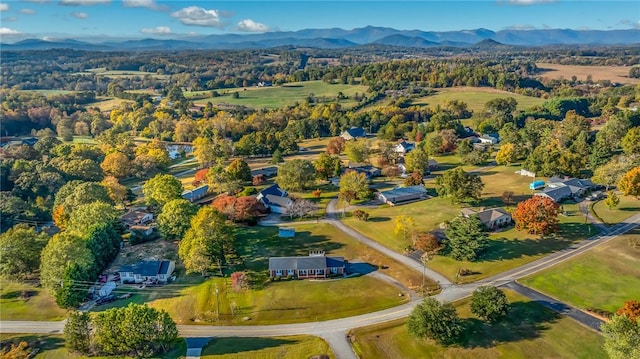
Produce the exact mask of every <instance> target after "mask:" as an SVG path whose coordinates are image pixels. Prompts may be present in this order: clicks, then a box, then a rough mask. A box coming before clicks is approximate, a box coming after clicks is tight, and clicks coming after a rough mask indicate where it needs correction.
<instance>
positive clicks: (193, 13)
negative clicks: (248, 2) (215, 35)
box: [171, 6, 229, 29]
mask: <svg viewBox="0 0 640 359" xmlns="http://www.w3.org/2000/svg"><path fill="white" fill-rule="evenodd" d="M171 16H172V17H175V18H176V19H178V20H180V22H181V23H183V24H185V25H190V26H204V27H217V28H219V29H221V28H223V27H224V24H223V23H222V17H226V16H229V13H226V12H223V11H219V10H206V9H203V8H201V7H197V6H189V7H186V8H184V9H182V10H179V11H176V12H174V13H172V14H171Z"/></svg>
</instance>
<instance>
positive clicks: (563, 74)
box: [536, 62, 640, 84]
mask: <svg viewBox="0 0 640 359" xmlns="http://www.w3.org/2000/svg"><path fill="white" fill-rule="evenodd" d="M536 66H537V67H538V69H541V70H545V71H544V72H542V73H541V74H540V76H541V77H542V78H549V79H560V78H564V79H567V80H570V79H571V77H572V76H576V77H577V78H578V80H581V81H586V80H587V76H588V75H591V78H592V80H593V81H600V80H609V81H611V82H620V83H626V84H637V83H640V79H634V78H630V77H629V67H625V66H579V65H560V64H550V63H542V62H540V63H536Z"/></svg>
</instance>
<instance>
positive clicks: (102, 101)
mask: <svg viewBox="0 0 640 359" xmlns="http://www.w3.org/2000/svg"><path fill="white" fill-rule="evenodd" d="M123 103H134V101H132V100H125V99H121V98H117V97H106V96H98V97H96V101H95V102H91V103H88V104H86V105H85V107H87V108H89V107H97V108H98V109H99V110H100V112H105V111H111V110H113V109H114V108H116V107H119V106H120V105H121V104H123Z"/></svg>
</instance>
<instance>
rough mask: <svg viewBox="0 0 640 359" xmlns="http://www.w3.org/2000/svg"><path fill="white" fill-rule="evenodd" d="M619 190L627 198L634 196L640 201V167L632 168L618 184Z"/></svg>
mask: <svg viewBox="0 0 640 359" xmlns="http://www.w3.org/2000/svg"><path fill="white" fill-rule="evenodd" d="M618 188H620V190H621V191H622V193H624V195H625V196H634V197H636V199H638V197H640V166H638V167H634V168H632V169H631V170H630V171H629V172H627V173H626V174H625V175H624V176H622V178H621V179H620V182H618Z"/></svg>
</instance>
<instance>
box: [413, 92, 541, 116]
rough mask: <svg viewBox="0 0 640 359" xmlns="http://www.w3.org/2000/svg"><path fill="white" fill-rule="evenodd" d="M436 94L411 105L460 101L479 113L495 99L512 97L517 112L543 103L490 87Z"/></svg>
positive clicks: (415, 101)
mask: <svg viewBox="0 0 640 359" xmlns="http://www.w3.org/2000/svg"><path fill="white" fill-rule="evenodd" d="M437 92H438V93H437V94H435V95H431V96H425V97H421V98H418V99H415V100H414V101H413V103H414V104H417V105H429V106H432V107H435V106H436V105H440V104H442V103H443V102H445V101H450V100H460V101H463V102H465V103H466V104H467V105H468V109H469V110H471V111H480V110H482V109H483V108H484V104H485V103H487V102H488V101H490V100H493V99H495V98H504V97H513V98H515V99H516V101H518V109H519V110H524V109H526V108H529V107H531V106H535V105H540V104H542V103H543V102H544V100H543V99H540V98H537V97H530V96H524V95H520V94H516V93H513V92H508V91H502V90H497V89H494V88H490V87H451V88H446V89H438V90H437Z"/></svg>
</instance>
